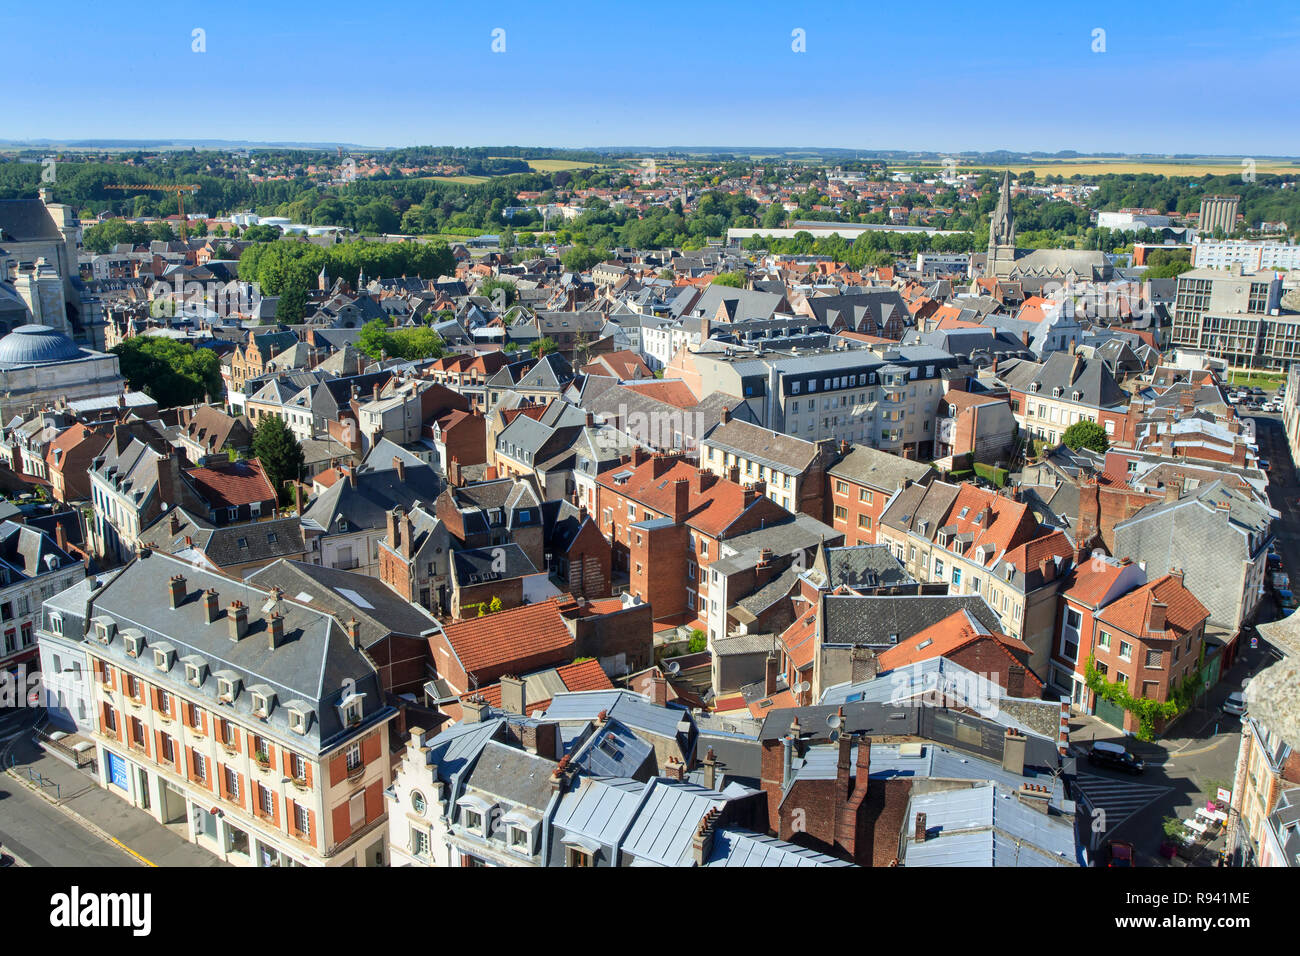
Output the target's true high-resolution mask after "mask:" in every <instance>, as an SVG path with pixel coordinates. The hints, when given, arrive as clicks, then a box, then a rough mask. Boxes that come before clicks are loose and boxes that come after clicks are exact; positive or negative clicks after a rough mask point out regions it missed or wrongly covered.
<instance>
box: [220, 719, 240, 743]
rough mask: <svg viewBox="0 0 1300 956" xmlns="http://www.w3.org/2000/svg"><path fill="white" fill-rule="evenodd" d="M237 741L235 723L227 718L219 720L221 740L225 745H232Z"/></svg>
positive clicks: (237, 734) (237, 735)
mask: <svg viewBox="0 0 1300 956" xmlns="http://www.w3.org/2000/svg"><path fill="white" fill-rule="evenodd" d="M238 741H239V731H238V730H236V729H235V725H234V724H232V723H231V722H230V721H228V720H223V721H222V722H221V742H222V743H223V744H225V745H226V746H227V747H233V746H235V744H236V743H237V742H238Z"/></svg>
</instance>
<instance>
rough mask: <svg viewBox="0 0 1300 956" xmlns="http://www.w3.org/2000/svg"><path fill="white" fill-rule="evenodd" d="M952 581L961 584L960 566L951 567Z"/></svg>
mask: <svg viewBox="0 0 1300 956" xmlns="http://www.w3.org/2000/svg"><path fill="white" fill-rule="evenodd" d="M952 583H953V584H955V585H957V586H958V587H960V586H961V568H953V569H952Z"/></svg>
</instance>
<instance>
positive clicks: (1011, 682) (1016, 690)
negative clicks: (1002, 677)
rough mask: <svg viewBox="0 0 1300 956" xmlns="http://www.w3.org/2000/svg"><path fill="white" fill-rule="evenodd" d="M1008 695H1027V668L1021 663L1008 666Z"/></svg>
mask: <svg viewBox="0 0 1300 956" xmlns="http://www.w3.org/2000/svg"><path fill="white" fill-rule="evenodd" d="M1007 696H1008V697H1024V696H1025V668H1024V666H1023V665H1021V664H1012V665H1011V666H1010V667H1008V668H1007Z"/></svg>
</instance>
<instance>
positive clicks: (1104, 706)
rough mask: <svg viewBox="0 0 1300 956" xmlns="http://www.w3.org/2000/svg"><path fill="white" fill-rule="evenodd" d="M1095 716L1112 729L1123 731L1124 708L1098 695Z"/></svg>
mask: <svg viewBox="0 0 1300 956" xmlns="http://www.w3.org/2000/svg"><path fill="white" fill-rule="evenodd" d="M1097 716H1098V717H1099V718H1101V719H1102V720H1104V721H1106V723H1108V724H1110V725H1111V726H1112V727H1117V728H1118V729H1120V730H1123V729H1124V708H1123V707H1121V706H1120V705H1119V704H1115V703H1112V702H1110V701H1108V700H1107V699H1106V698H1105V697H1102V696H1101V695H1100V694H1099V695H1097Z"/></svg>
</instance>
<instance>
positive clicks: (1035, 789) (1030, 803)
mask: <svg viewBox="0 0 1300 956" xmlns="http://www.w3.org/2000/svg"><path fill="white" fill-rule="evenodd" d="M1016 796H1017V797H1019V798H1020V802H1021V803H1023V804H1024V805H1025V806H1027V807H1029V808H1031V809H1033V810H1037V811H1038V812H1039V813H1047V812H1048V807H1049V804H1050V803H1051V801H1052V791H1050V790H1048V789H1047V787H1045V786H1043V785H1042V784H1039V783H1023V784H1021V785H1020V789H1019V790H1017V791H1016Z"/></svg>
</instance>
